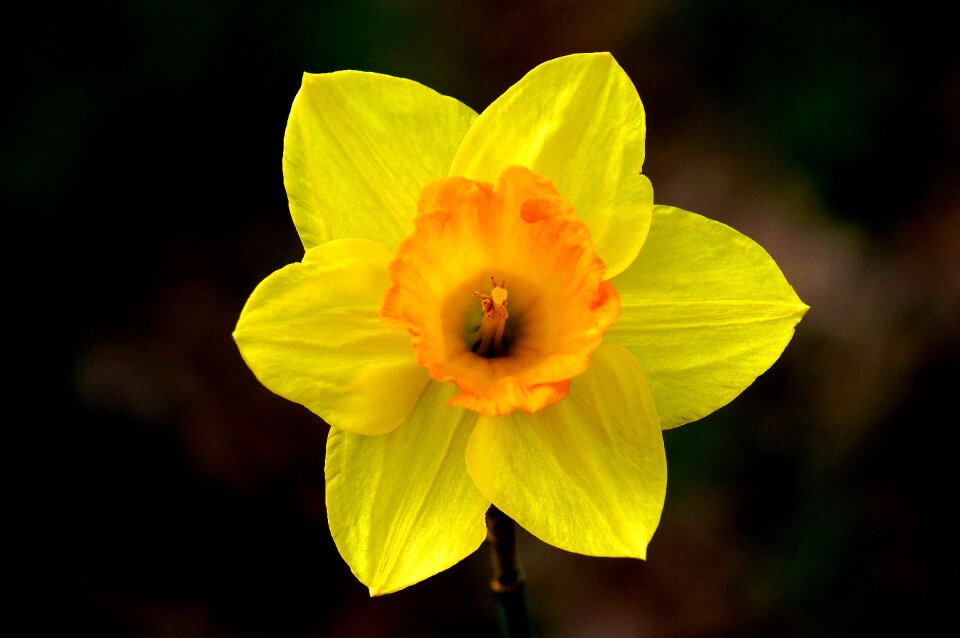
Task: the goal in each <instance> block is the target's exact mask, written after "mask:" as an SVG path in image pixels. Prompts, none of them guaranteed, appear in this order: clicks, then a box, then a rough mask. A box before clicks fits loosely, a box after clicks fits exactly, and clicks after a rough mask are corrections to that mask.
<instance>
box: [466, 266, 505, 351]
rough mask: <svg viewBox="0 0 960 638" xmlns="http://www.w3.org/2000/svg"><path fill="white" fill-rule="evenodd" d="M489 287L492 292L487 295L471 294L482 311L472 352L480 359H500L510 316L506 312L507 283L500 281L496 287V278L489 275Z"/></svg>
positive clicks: (480, 293)
mask: <svg viewBox="0 0 960 638" xmlns="http://www.w3.org/2000/svg"><path fill="white" fill-rule="evenodd" d="M490 287H491V288H492V290H491V291H490V294H489V295H485V294H483V293H482V292H475V293H473V296H474V297H476V298H477V299H479V300H480V307H481V308H482V309H483V317H482V318H481V319H480V330H478V331H477V338H476V340H475V341H474V344H473V351H474V352H476V353H477V354H478V355H480V356H481V357H500V356H503V354H504V349H503V333H504V330H506V328H507V318H508V317H509V316H510V313H509V312H507V281H506V280H502V281H501V282H500V285H499V286H498V285H497V280H496V278H495V277H493V276H492V275H491V276H490Z"/></svg>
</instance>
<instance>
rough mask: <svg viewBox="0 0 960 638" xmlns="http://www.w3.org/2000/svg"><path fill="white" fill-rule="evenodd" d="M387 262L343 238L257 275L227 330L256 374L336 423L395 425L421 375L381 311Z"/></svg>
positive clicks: (371, 247) (401, 334)
mask: <svg viewBox="0 0 960 638" xmlns="http://www.w3.org/2000/svg"><path fill="white" fill-rule="evenodd" d="M389 261H390V253H388V252H387V251H386V249H384V248H383V247H382V246H380V245H379V244H376V243H374V242H372V241H368V240H365V239H342V240H336V241H332V242H329V243H326V244H321V245H320V246H317V247H316V248H312V249H310V250H309V251H307V253H306V255H304V258H303V262H302V263H297V264H291V265H289V266H287V267H285V268H282V269H281V270H278V271H277V272H275V273H273V274H272V275H270V276H269V277H267V278H266V279H265V280H263V282H262V283H261V284H260V285H259V286H257V288H256V290H254V291H253V294H252V295H250V299H249V300H248V301H247V304H246V306H245V307H244V309H243V312H242V313H241V315H240V320H239V322H238V323H237V328H236V330H235V331H234V333H233V337H234V339H235V340H236V342H237V345H238V346H239V348H240V353H241V354H242V355H243V358H244V360H245V361H246V362H247V365H248V366H250V369H251V370H253V373H254V374H255V375H256V376H257V378H258V379H259V380H260V382H261V383H263V385H265V386H266V387H267V388H269V389H270V390H272V391H273V392H276V393H277V394H279V395H280V396H283V397H285V398H287V399H290V400H291V401H295V402H297V403H301V404H303V405H305V406H306V407H307V408H309V409H310V410H312V411H313V412H315V413H316V414H318V415H319V416H321V417H322V418H323V419H324V420H325V421H327V422H328V423H330V424H331V425H335V426H336V427H338V428H340V429H344V430H350V431H352V432H360V433H365V434H379V433H382V432H388V431H390V430H392V429H393V428H395V427H396V426H397V425H399V424H400V423H401V422H402V421H403V419H404V418H406V416H407V414H408V413H409V412H410V410H411V409H412V408H413V405H414V403H416V401H417V398H418V397H419V396H420V393H421V392H422V391H423V388H424V386H425V385H426V383H427V381H428V376H427V373H426V371H425V370H424V369H423V368H421V367H420V366H418V365H417V364H416V362H415V361H414V360H413V353H412V352H411V350H410V335H408V334H407V333H406V331H404V330H398V329H396V328H390V327H388V326H386V325H385V324H384V323H383V322H382V320H381V319H380V316H379V311H380V303H381V301H382V299H383V295H384V293H385V292H386V290H387V288H388V287H389V286H390V279H389V277H388V276H387V264H388V263H389Z"/></svg>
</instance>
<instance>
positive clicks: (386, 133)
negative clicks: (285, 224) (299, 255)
mask: <svg viewBox="0 0 960 638" xmlns="http://www.w3.org/2000/svg"><path fill="white" fill-rule="evenodd" d="M475 118H476V114H475V113H474V112H473V111H472V110H471V109H470V108H469V107H467V106H464V105H463V104H461V103H460V102H458V101H456V100H454V99H452V98H448V97H445V96H442V95H440V94H439V93H436V92H434V91H433V90H431V89H429V88H427V87H425V86H423V85H421V84H417V83H416V82H413V81H410V80H403V79H400V78H394V77H390V76H388V75H379V74H376V73H363V72H359V71H340V72H337V73H326V74H322V75H312V74H309V73H308V74H305V75H304V76H303V85H302V86H301V88H300V91H299V92H298V93H297V96H296V98H295V99H294V101H293V108H292V110H291V112H290V119H289V121H288V123H287V131H286V135H285V137H284V140H283V176H284V184H285V185H286V188H287V197H288V198H289V200H290V213H291V215H292V216H293V221H294V224H296V227H297V231H298V232H299V233H300V239H301V240H302V241H303V245H304V247H305V248H311V247H312V246H315V245H317V244H321V243H323V242H326V241H329V240H331V239H341V238H347V237H360V238H363V239H372V240H374V241H377V242H379V243H381V244H383V245H384V246H386V247H387V248H388V249H389V250H390V251H391V252H393V251H394V250H396V248H397V245H398V244H399V243H400V240H401V239H403V238H404V237H406V236H407V235H409V234H410V231H411V230H413V218H414V217H415V216H416V212H417V197H418V196H419V195H420V190H421V189H422V188H423V186H424V184H426V183H427V182H429V181H430V180H433V179H438V178H440V177H444V176H446V174H447V169H448V168H449V167H450V162H451V160H452V159H453V155H454V153H455V152H456V149H457V146H458V145H459V144H460V141H461V140H462V139H463V136H464V134H466V132H467V129H468V128H469V127H470V124H471V122H473V120H474V119H475Z"/></svg>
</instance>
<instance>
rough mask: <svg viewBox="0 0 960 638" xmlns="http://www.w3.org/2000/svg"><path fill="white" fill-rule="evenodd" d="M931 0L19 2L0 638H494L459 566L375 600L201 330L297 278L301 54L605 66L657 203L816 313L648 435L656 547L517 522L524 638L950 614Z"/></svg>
mask: <svg viewBox="0 0 960 638" xmlns="http://www.w3.org/2000/svg"><path fill="white" fill-rule="evenodd" d="M933 5H934V3H932V2H924V1H921V2H914V3H909V4H906V5H905V4H902V3H900V4H898V5H896V9H889V10H887V9H881V8H877V7H875V6H874V3H869V2H863V3H834V2H823V1H816V2H804V3H781V2H763V1H761V0H726V1H719V0H717V1H714V0H711V1H706V2H682V1H679V0H678V1H670V0H655V1H652V2H635V3H633V2H618V1H616V0H598V1H595V2H590V3H588V2H572V1H568V2H554V3H551V2H527V3H517V2H508V1H506V0H489V1H487V2H464V3H459V2H443V1H441V0H419V1H418V0H407V1H406V2H403V1H397V2H387V1H386V0H381V1H376V0H366V1H364V0H352V1H346V0H342V1H337V2H287V3H276V4H271V3H263V2H251V1H244V0H241V1H227V0H216V1H204V2H187V1H185V0H174V1H172V2H159V1H157V0H139V1H137V0H127V1H123V2H108V3H75V4H74V5H73V6H57V5H51V6H47V5H44V4H41V3H33V4H29V5H27V4H23V5H21V6H20V8H21V12H22V15H21V16H20V17H19V18H17V19H11V17H10V16H8V17H7V18H6V19H5V20H4V21H3V22H2V26H0V34H2V40H0V41H2V46H3V48H4V51H3V57H4V67H5V68H6V69H7V70H6V73H5V76H6V82H5V83H4V86H5V87H6V90H5V91H4V94H5V98H4V99H3V112H4V113H5V115H4V116H3V118H2V126H3V131H2V137H0V149H2V153H0V161H2V165H0V188H2V196H3V215H4V219H5V221H6V224H5V232H4V233H3V248H4V249H3V254H4V256H5V259H4V262H5V263H6V266H5V268H4V270H5V278H4V284H5V286H4V306H3V313H4V315H5V317H4V318H5V322H4V323H5V324H6V325H7V326H8V329H7V330H6V335H7V336H6V343H5V344H4V345H5V347H4V351H5V357H4V361H5V363H6V364H7V365H6V368H7V369H6V372H7V375H6V377H7V381H6V382H5V385H6V392H5V393H4V394H5V397H6V399H7V400H6V404H7V418H6V419H4V421H5V426H4V427H5V430H6V432H7V433H8V436H7V443H6V445H5V449H6V451H7V455H8V456H9V457H10V461H11V462H9V463H7V468H9V470H8V475H9V476H10V479H9V480H8V482H7V486H8V492H9V493H10V497H9V500H8V503H9V505H8V507H7V508H6V509H7V516H6V517H5V520H6V524H5V527H7V528H8V531H12V532H14V537H15V538H16V540H13V541H8V544H7V561H6V563H7V564H8V567H9V569H8V570H6V571H7V574H8V578H9V580H8V585H9V586H12V587H13V589H14V590H15V591H16V592H17V593H16V596H15V597H14V598H13V600H12V601H11V602H12V603H13V606H14V610H15V612H17V613H15V614H14V615H13V616H12V617H9V618H8V621H9V622H10V623H14V622H16V621H18V620H25V621H26V622H27V624H26V629H23V628H20V629H17V630H16V631H15V632H14V633H13V634H11V635H31V636H33V635H36V636H54V635H56V636H59V635H80V634H90V635H97V636H104V637H109V636H137V637H141V636H143V637H167V636H197V637H201V638H208V637H219V636H230V637H232V636H237V637H242V638H246V637H250V638H255V637H256V638H259V637H272V636H297V637H299V636H304V637H320V636H361V637H365V636H494V635H497V633H496V631H497V630H496V624H495V620H494V614H493V608H492V604H491V602H490V600H489V599H488V597H487V594H486V590H485V587H486V585H485V583H486V580H487V578H488V567H487V557H486V555H485V553H484V551H481V552H478V553H476V554H475V555H474V556H472V557H470V558H468V559H467V560H465V561H464V562H463V563H461V564H459V565H458V566H456V567H454V568H453V569H451V570H448V571H447V572H445V573H443V574H440V575H438V576H436V577H434V578H431V579H429V580H427V581H425V582H424V583H422V584H419V585H416V586H414V587H411V588H409V589H407V590H404V591H402V592H399V593H396V594H392V595H389V596H386V597H383V598H377V599H373V600H371V599H369V598H368V596H367V593H366V590H365V589H364V588H363V587H362V586H361V585H360V584H359V583H358V582H357V581H356V580H355V579H354V578H353V577H352V576H351V574H350V572H349V569H348V568H347V567H346V565H345V564H344V563H343V561H342V560H341V559H340V557H339V555H338V554H337V552H336V550H335V548H334V547H333V544H332V541H331V539H330V535H329V531H328V529H327V526H326V519H325V512H324V504H323V454H324V441H325V436H326V426H325V425H324V424H323V423H322V422H320V421H319V420H318V419H316V418H315V417H313V416H312V415H311V414H309V413H308V412H307V411H306V410H304V409H303V408H301V407H299V406H297V405H294V404H290V403H288V402H286V401H284V400H283V399H280V398H278V397H275V396H273V395H271V394H270V393H269V392H268V391H267V390H265V389H264V388H262V387H261V386H260V385H259V384H258V383H257V382H256V380H255V379H254V378H253V375H252V374H251V373H250V372H249V371H248V370H247V368H246V367H245V366H244V364H243V363H242V361H241V359H240V357H239V355H238V353H237V351H236V348H235V346H234V345H233V342H232V340H231V338H230V333H231V331H232V328H233V326H234V324H235V322H236V318H237V316H238V315H239V312H240V309H241V308H242V305H243V303H244V301H245V299H246V296H247V295H248V294H249V293H250V292H251V291H252V290H253V288H254V286H255V285H256V284H257V283H258V282H259V281H260V280H261V279H262V278H263V277H265V276H266V275H267V274H269V273H270V272H272V271H273V270H275V269H277V268H279V267H281V266H283V265H285V264H287V263H289V262H293V261H297V260H299V258H300V257H301V255H302V249H301V247H300V244H299V240H298V239H297V236H296V233H295V231H294V228H293V225H292V223H291V222H290V220H289V215H288V212H287V208H286V198H285V194H284V191H283V183H282V177H281V170H280V156H281V152H282V140H283V131H284V126H285V121H286V116H287V114H288V112H289V107H290V103H291V101H292V99H293V97H294V95H295V93H296V91H297V89H298V87H299V83H300V75H301V73H302V72H303V71H311V72H324V71H333V70H338V69H347V68H355V69H363V70H371V71H379V72H383V73H388V74H393V75H399V76H403V77H408V78H412V79H415V80H418V81H420V82H422V83H424V84H426V85H428V86H430V87H432V88H434V89H436V90H438V91H440V92H441V93H444V94H447V95H451V96H454V97H457V98H458V99H460V100H461V101H463V102H465V103H466V104H468V105H470V106H472V107H473V108H474V109H476V110H478V111H479V110H482V109H483V107H485V106H486V105H487V104H488V103H489V102H490V101H492V100H493V99H494V98H495V97H496V96H497V95H499V94H500V93H501V92H502V91H503V90H505V89H506V88H507V87H508V86H509V85H510V84H512V83H513V82H515V81H516V80H518V79H519V78H520V77H521V76H522V75H523V74H524V73H525V72H526V71H528V70H529V69H530V68H532V67H533V66H535V65H536V64H538V63H540V62H542V61H544V60H547V59H549V58H552V57H556V56H558V55H562V54H566V53H573V52H582V51H595V50H609V51H612V52H613V53H614V55H615V56H616V57H617V59H618V61H619V62H620V64H621V65H622V66H623V67H624V69H625V70H626V71H627V73H628V74H629V75H630V76H631V78H632V79H633V80H634V82H635V84H636V86H637V89H638V91H639V93H640V95H641V97H642V98H643V100H644V104H645V106H646V109H647V116H648V142H647V163H646V165H645V167H644V172H646V173H647V174H648V175H649V176H650V177H651V179H652V180H653V184H654V187H655V189H656V199H657V201H658V202H661V203H672V204H676V205H679V206H682V207H684V208H688V209H690V210H694V211H697V212H700V213H702V214H706V215H708V216H710V217H713V218H716V219H720V220H722V221H725V222H727V223H729V224H731V225H733V226H734V227H736V228H738V229H739V230H741V231H743V232H745V233H746V234H748V235H750V236H751V237H753V238H755V239H757V240H758V241H759V242H760V243H761V244H762V245H764V246H765V247H766V248H767V249H768V250H769V251H770V252H771V254H772V255H773V256H774V257H775V258H776V259H777V261H778V263H780V265H781V267H782V268H783V270H784V272H785V273H786V275H787V277H788V279H789V280H790V281H791V282H792V283H793V285H794V286H795V288H796V289H797V291H798V293H799V295H800V297H801V298H802V299H803V300H804V301H806V302H807V303H809V304H810V305H811V306H812V310H811V311H810V312H809V314H808V315H807V317H806V318H805V319H804V321H803V322H802V323H801V324H800V326H799V329H798V332H797V335H796V337H795V339H794V341H793V342H792V343H791V345H790V346H789V347H788V349H787V351H786V353H785V354H784V356H783V357H782V358H781V360H780V361H779V362H778V363H777V364H776V365H775V366H774V368H773V369H772V370H771V371H770V372H769V373H767V374H765V375H764V376H763V377H761V378H760V379H759V380H758V381H757V383H755V384H754V386H752V387H751V388H750V389H749V390H748V391H746V392H745V393H744V394H743V395H742V396H741V397H740V398H739V399H737V400H736V401H735V402H733V403H732V404H731V405H730V406H728V407H726V408H724V409H722V410H720V411H719V412H718V413H716V414H715V415H713V416H711V417H709V418H707V419H704V420H703V421H701V422H698V423H696V424H691V425H687V426H685V427H683V428H680V429H678V430H674V431H669V432H667V433H666V434H665V439H666V444H667V454H668V460H669V467H670V473H671V475H670V482H669V488H668V494H667V502H666V507H665V510H664V514H663V520H662V523H661V525H660V529H659V530H658V532H657V535H656V536H655V537H654V540H653V542H652V544H651V546H650V550H649V560H648V561H646V562H641V561H632V560H614V559H593V558H586V557H581V556H576V555H571V554H567V553H565V552H562V551H561V550H558V549H555V548H552V547H550V546H546V545H544V544H543V543H541V542H539V541H538V540H536V539H534V538H532V537H530V536H529V535H525V534H524V535H522V536H521V539H520V542H521V552H522V553H523V555H524V559H525V562H526V565H527V568H528V572H529V583H530V593H529V595H530V600H531V604H532V606H533V611H534V614H535V616H536V619H537V625H538V627H539V629H540V631H541V634H542V635H543V636H559V637H567V636H570V637H573V636H603V637H615V638H616V637H620V636H642V637H664V638H670V637H686V636H692V637H702V638H715V637H727V636H729V637H754V636H756V637H761V636H788V637H789V636H859V635H870V634H871V633H872V632H881V631H882V633H885V634H890V633H897V632H901V633H904V634H906V635H924V634H927V633H932V632H933V630H934V628H938V627H940V626H941V624H945V626H946V627H950V626H954V625H955V622H954V617H955V609H956V606H957V604H958V603H960V594H958V576H960V573H958V572H960V569H958V560H957V553H956V551H955V549H954V547H953V541H954V537H955V529H956V528H955V525H954V524H953V523H951V522H949V521H951V520H952V517H953V516H954V515H955V509H956V503H957V496H956V489H955V488H956V485H957V481H956V461H955V457H956V447H955V446H954V443H953V442H954V440H955V438H956V437H955V435H954V430H955V428H956V426H957V423H958V422H960V421H958V419H957V412H958V410H957V408H956V398H955V397H956V393H957V389H956V381H955V379H956V372H957V366H958V360H960V355H958V350H960V348H958V325H960V324H958V319H960V312H958V309H960V184H958V180H957V176H958V174H960V172H958V168H960V162H958V160H960V55H958V46H957V45H956V32H955V25H954V23H953V22H952V21H950V20H947V19H945V18H944V17H943V16H940V15H938V14H937V11H936V10H935V9H934V8H933Z"/></svg>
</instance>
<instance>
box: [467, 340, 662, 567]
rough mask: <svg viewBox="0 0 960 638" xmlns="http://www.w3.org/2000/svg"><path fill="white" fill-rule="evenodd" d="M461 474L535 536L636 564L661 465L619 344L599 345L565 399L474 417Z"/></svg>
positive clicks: (653, 428)
mask: <svg viewBox="0 0 960 638" xmlns="http://www.w3.org/2000/svg"><path fill="white" fill-rule="evenodd" d="M467 468H468V469H469V471H470V475H471V476H472V477H473V480H474V482H475V483H476V484H477V487H478V488H479V489H480V491H481V492H482V493H483V495H484V496H486V497H487V498H488V499H490V501H491V502H493V504H494V505H496V506H497V507H499V508H500V509H501V510H502V511H503V512H505V513H506V514H507V515H509V516H510V517H512V518H513V519H514V520H516V521H517V523H519V524H520V525H521V526H523V527H524V528H525V529H527V530H528V531H529V532H530V533H532V534H534V535H535V536H537V537H538V538H540V539H541V540H543V541H545V542H547V543H550V544H551V545H555V546H557V547H560V548H562V549H566V550H569V551H573V552H578V553H581V554H589V555H592V556H632V557H636V558H644V557H645V556H646V548H647V543H649V542H650V538H651V537H652V536H653V532H654V530H655V529H656V527H657V523H658V522H659V520H660V512H661V510H662V508H663V500H664V496H665V493H666V484H667V461H666V456H665V454H664V449H663V436H662V434H661V432H660V425H659V420H658V419H657V412H656V409H655V407H654V404H653V399H652V398H651V396H650V392H649V390H648V389H647V385H646V383H645V381H644V378H643V371H642V370H641V369H640V366H639V365H638V364H637V362H636V360H635V359H634V358H633V357H632V356H631V355H630V353H629V352H627V351H626V350H624V349H623V348H617V347H610V346H601V347H600V348H598V349H597V350H596V351H595V352H594V353H593V356H592V357H591V361H590V368H589V369H588V370H587V372H585V373H584V374H583V375H582V376H579V377H577V378H575V379H574V380H573V382H572V384H571V387H570V394H569V395H568V396H567V397H566V398H565V399H564V400H563V401H561V402H559V403H557V404H556V405H553V406H551V407H549V408H546V409H545V410H542V411H540V412H537V413H535V414H527V413H523V412H519V411H517V412H513V413H511V414H510V415H508V416H502V417H496V418H490V417H481V419H480V421H479V423H478V424H477V427H476V429H475V430H474V433H473V436H472V437H471V438H470V444H469V446H468V447H467Z"/></svg>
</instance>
